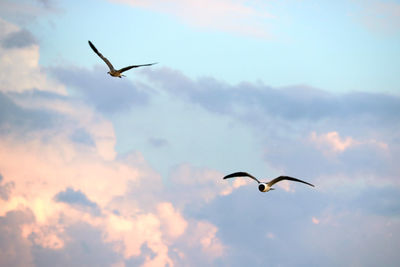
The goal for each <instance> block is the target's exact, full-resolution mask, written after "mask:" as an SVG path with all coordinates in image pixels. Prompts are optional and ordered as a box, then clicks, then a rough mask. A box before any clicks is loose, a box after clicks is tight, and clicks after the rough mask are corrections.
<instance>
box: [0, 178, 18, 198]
mask: <svg viewBox="0 0 400 267" xmlns="http://www.w3.org/2000/svg"><path fill="white" fill-rule="evenodd" d="M2 180H3V175H1V173H0V199H2V200H8V196H9V195H10V193H11V191H12V189H13V188H14V186H15V184H14V183H13V182H8V183H5V184H4V185H1V181H2Z"/></svg>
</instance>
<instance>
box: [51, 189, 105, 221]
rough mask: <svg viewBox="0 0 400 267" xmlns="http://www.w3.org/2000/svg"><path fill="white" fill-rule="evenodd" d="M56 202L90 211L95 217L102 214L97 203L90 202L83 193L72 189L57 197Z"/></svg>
mask: <svg viewBox="0 0 400 267" xmlns="http://www.w3.org/2000/svg"><path fill="white" fill-rule="evenodd" d="M54 200H55V201H58V202H64V203H67V204H70V205H72V206H74V207H78V208H79V207H80V208H83V209H89V210H90V211H91V212H92V213H94V214H95V215H99V214H100V209H99V207H98V205H97V204H96V203H95V202H92V201H90V200H89V199H88V197H87V196H86V195H85V194H84V193H83V192H82V191H80V190H74V189H73V188H71V187H68V188H67V189H66V190H65V191H61V192H59V193H58V194H57V195H55V196H54Z"/></svg>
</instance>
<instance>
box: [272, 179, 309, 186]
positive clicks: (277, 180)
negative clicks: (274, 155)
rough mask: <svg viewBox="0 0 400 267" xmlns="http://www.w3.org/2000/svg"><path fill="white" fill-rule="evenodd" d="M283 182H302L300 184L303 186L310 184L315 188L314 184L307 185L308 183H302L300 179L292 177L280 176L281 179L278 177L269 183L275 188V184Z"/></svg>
mask: <svg viewBox="0 0 400 267" xmlns="http://www.w3.org/2000/svg"><path fill="white" fill-rule="evenodd" d="M282 180H289V181H295V182H300V183H303V184H308V185H310V186H314V185H313V184H310V183H307V182H305V181H302V180H300V179H297V178H294V177H290V176H279V177H276V178H275V179H273V180H272V181H270V182H269V183H268V186H270V187H271V186H273V185H274V184H276V183H277V182H280V181H282Z"/></svg>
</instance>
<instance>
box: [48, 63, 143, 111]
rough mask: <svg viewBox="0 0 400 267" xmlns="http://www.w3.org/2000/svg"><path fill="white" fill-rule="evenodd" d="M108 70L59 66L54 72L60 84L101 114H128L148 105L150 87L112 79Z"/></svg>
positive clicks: (126, 80)
mask: <svg viewBox="0 0 400 267" xmlns="http://www.w3.org/2000/svg"><path fill="white" fill-rule="evenodd" d="M107 70H108V69H106V68H102V67H96V68H95V69H93V70H87V69H83V68H75V67H71V68H61V67H55V68H52V69H51V72H52V74H53V75H54V76H55V77H57V79H58V80H59V81H60V82H62V83H64V84H66V85H67V86H69V87H70V88H69V90H76V92H77V93H78V94H80V95H81V96H82V97H83V98H84V100H85V101H86V102H87V103H90V104H92V105H94V106H95V107H96V109H98V110H99V111H101V112H105V113H114V112H118V111H124V110H125V111H126V110H128V109H129V108H131V107H134V106H144V105H147V104H148V101H149V95H148V92H146V89H148V87H147V86H145V85H144V84H141V83H139V82H137V83H132V82H131V81H129V80H128V79H117V78H112V77H109V76H108V74H107Z"/></svg>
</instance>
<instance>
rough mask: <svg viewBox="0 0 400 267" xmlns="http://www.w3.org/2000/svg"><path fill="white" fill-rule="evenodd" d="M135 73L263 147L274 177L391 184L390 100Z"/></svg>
mask: <svg viewBox="0 0 400 267" xmlns="http://www.w3.org/2000/svg"><path fill="white" fill-rule="evenodd" d="M142 73H143V74H144V75H146V76H147V77H148V80H149V82H151V83H152V84H154V86H156V87H160V88H162V89H163V90H165V91H167V92H168V93H169V94H171V95H173V96H176V97H179V98H180V99H182V101H185V102H186V103H193V104H196V105H198V106H200V107H202V108H203V110H205V111H206V112H209V113H211V114H217V115H222V116H226V117H229V118H232V119H234V121H237V122H240V123H241V124H244V125H245V126H247V127H249V130H250V131H254V132H255V133H257V134H255V135H254V136H255V138H257V139H258V140H259V142H260V143H261V144H262V145H263V146H264V149H263V150H264V155H265V161H266V163H267V164H268V165H269V166H271V168H273V169H274V170H275V171H276V172H278V173H279V174H287V175H292V176H295V177H299V178H301V177H303V178H304V179H307V180H311V181H312V180H313V179H317V178H319V177H320V176H321V175H324V176H325V177H332V175H333V174H336V175H337V177H339V176H343V174H347V175H349V176H351V177H352V178H354V179H357V178H355V177H359V179H363V177H364V176H365V175H366V174H368V176H369V177H370V182H372V181H376V180H381V181H385V182H389V181H391V182H392V183H395V184H397V183H398V182H397V179H396V177H397V175H398V173H399V168H398V167H396V166H395V163H394V162H395V161H396V158H397V157H398V156H400V150H399V146H398V144H397V143H398V142H397V141H396V140H398V138H399V136H398V134H397V133H398V132H399V130H400V129H399V126H398V125H400V116H399V115H398V114H400V98H399V97H398V96H397V95H393V94H392V95H390V94H383V93H364V92H351V93H345V94H332V93H329V92H326V91H323V90H320V89H315V88H310V87H307V86H291V87H284V88H273V87H270V86H266V85H264V84H262V83H248V82H243V83H239V84H237V85H230V84H228V83H225V82H222V81H218V80H216V79H215V78H213V77H202V78H199V79H196V80H194V79H190V78H188V77H187V76H185V75H184V74H182V73H181V72H178V71H175V70H171V69H167V68H163V69H157V70H144V71H143V72H142ZM315 162H318V164H315ZM294 174H295V175H294ZM326 180H328V179H326ZM337 181H338V182H339V181H340V179H338V180H337Z"/></svg>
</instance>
